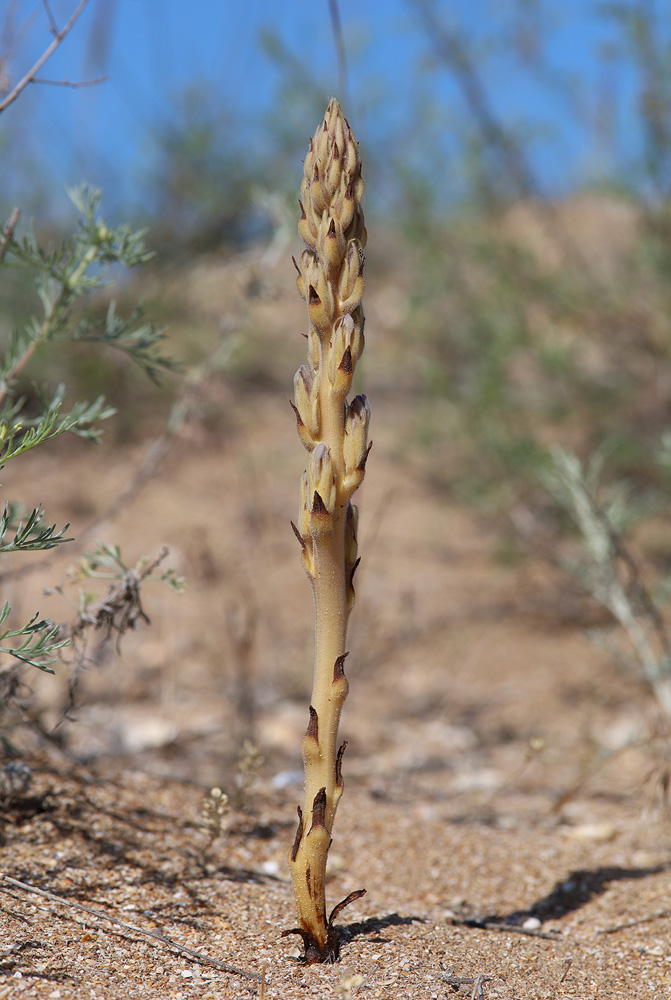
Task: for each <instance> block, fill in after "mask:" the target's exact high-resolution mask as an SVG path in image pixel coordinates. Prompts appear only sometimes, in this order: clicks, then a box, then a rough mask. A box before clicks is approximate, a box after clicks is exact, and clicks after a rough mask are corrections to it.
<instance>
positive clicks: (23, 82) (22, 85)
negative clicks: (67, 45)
mask: <svg viewBox="0 0 671 1000" xmlns="http://www.w3.org/2000/svg"><path fill="white" fill-rule="evenodd" d="M88 2H89V0H80V2H79V4H78V5H77V7H76V8H75V10H74V11H73V13H72V14H71V15H70V19H69V21H68V22H67V24H66V25H65V27H64V28H62V29H61V31H54V30H53V27H52V32H53V35H54V40H53V42H52V43H51V45H49V46H48V47H47V48H46V49H45V50H44V52H43V53H42V55H41V56H40V58H39V59H38V60H37V62H36V63H35V64H34V66H32V67H31V68H30V69H29V70H28V72H27V73H26V75H25V76H24V77H22V78H21V79H20V80H19V82H18V83H17V85H16V86H15V87H14V89H13V90H10V92H9V93H8V94H7V96H6V97H5V98H4V100H2V101H0V113H2V112H3V111H4V110H5V109H6V108H8V107H9V105H10V104H13V103H14V101H15V100H16V99H17V97H19V95H20V94H21V92H22V91H24V90H25V89H26V87H27V86H28V84H29V83H34V82H35V77H36V76H37V74H38V73H39V71H40V70H41V69H42V67H43V66H44V64H45V63H46V62H47V60H48V59H50V58H51V56H52V55H53V54H54V52H55V51H56V49H57V48H58V46H59V45H60V44H61V42H62V41H63V39H64V38H65V36H66V35H68V34H69V33H70V31H71V30H72V28H73V26H74V24H75V22H76V21H77V19H78V18H79V15H80V14H81V13H82V11H83V10H84V7H86V5H87V3H88Z"/></svg>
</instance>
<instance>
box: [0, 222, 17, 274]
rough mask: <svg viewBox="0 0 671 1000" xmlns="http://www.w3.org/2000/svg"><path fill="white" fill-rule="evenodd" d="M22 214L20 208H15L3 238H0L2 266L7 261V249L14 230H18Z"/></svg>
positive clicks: (3, 232)
mask: <svg viewBox="0 0 671 1000" xmlns="http://www.w3.org/2000/svg"><path fill="white" fill-rule="evenodd" d="M20 214H21V209H20V208H15V209H14V211H13V212H12V214H11V215H10V217H9V221H8V222H7V225H6V226H5V228H4V229H3V231H2V236H1V237H0V264H2V262H3V260H4V259H5V254H6V253H7V247H8V246H9V241H10V240H11V238H12V236H13V235H14V230H15V229H16V224H17V222H18V221H19V215H20Z"/></svg>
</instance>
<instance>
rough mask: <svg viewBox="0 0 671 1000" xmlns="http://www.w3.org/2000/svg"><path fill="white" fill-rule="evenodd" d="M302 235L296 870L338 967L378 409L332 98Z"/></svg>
mask: <svg viewBox="0 0 671 1000" xmlns="http://www.w3.org/2000/svg"><path fill="white" fill-rule="evenodd" d="M304 173H305V176H304V178H303V181H302V184H301V218H300V220H299V223H298V231H299V233H300V236H301V237H302V239H303V242H304V244H305V249H304V250H303V251H302V253H301V255H300V261H299V263H298V264H297V263H296V261H295V260H294V265H295V266H296V269H297V271H298V279H297V282H296V284H297V286H298V291H299V293H300V295H301V297H302V298H303V299H304V300H305V302H306V304H307V313H308V335H307V341H308V344H307V346H308V363H307V364H304V365H301V367H300V368H299V369H298V371H297V372H296V376H295V378H294V403H293V404H292V406H293V408H294V411H295V414H296V422H297V426H298V434H299V436H300V438H301V441H302V442H303V444H304V445H305V447H306V449H307V451H308V462H307V469H306V470H305V472H304V473H303V476H302V479H301V489H300V505H299V515H298V526H296V525H294V524H293V522H292V527H293V529H294V532H295V534H296V536H297V538H298V541H299V542H300V545H301V555H302V560H303V566H304V568H305V570H306V572H307V575H308V577H309V579H310V582H311V584H312V591H313V596H314V609H315V663H314V677H313V688H312V701H311V704H310V717H309V722H308V727H307V732H306V733H305V736H304V737H303V740H302V743H301V751H302V755H303V761H304V763H305V802H304V806H303V808H302V809H301V808H300V807H299V808H298V829H297V830H296V837H295V840H294V844H293V848H292V850H291V853H290V858H289V866H290V870H291V878H292V883H293V889H294V896H295V899H296V907H297V910H298V919H299V923H300V926H299V927H297V928H295V929H293V930H291V931H286V932H285V933H286V934H293V933H295V934H299V935H300V936H301V937H302V939H303V944H304V946H305V960H306V962H310V963H311V962H325V961H334V960H335V959H336V958H337V956H338V950H339V948H338V937H337V933H336V931H335V928H334V920H335V917H336V916H337V914H338V913H339V912H340V911H341V910H342V908H343V907H344V906H346V905H347V904H348V903H350V902H352V900H354V899H357V898H358V897H359V896H361V895H363V893H364V892H365V890H364V889H360V890H357V891H356V892H353V893H350V895H349V896H348V897H347V898H346V899H344V900H342V901H341V902H340V903H339V904H338V905H337V906H335V907H334V909H333V910H332V912H331V914H330V916H329V917H328V919H327V916H326V898H325V881H326V859H327V854H328V849H329V846H330V844H331V831H332V829H333V820H334V817H335V812H336V808H337V806H338V802H339V801H340V798H341V796H342V793H343V777H342V756H343V753H344V751H345V747H346V743H342V744H340V746H338V724H339V721H340V712H341V710H342V706H343V702H344V701H345V698H346V697H347V691H348V687H349V684H348V681H347V678H346V676H345V671H344V663H345V657H346V656H347V651H346V649H345V644H346V635H347V622H348V618H349V614H350V611H351V610H352V606H353V604H354V588H353V586H352V578H353V576H354V572H355V570H356V567H357V565H358V563H359V559H358V557H357V539H356V533H357V516H358V511H357V508H356V507H354V506H353V504H352V503H351V497H352V495H353V493H354V492H355V490H356V489H357V487H358V486H359V485H360V484H361V481H362V480H363V477H364V471H365V467H366V459H367V457H368V452H369V450H370V445H369V444H368V424H369V420H370V408H369V406H368V401H367V399H366V397H365V396H356V397H355V398H354V399H353V400H352V402H350V403H348V402H347V401H346V396H347V393H348V392H349V390H350V387H351V385H352V377H353V374H354V369H355V366H356V363H357V361H358V360H359V358H360V357H361V354H362V351H363V346H364V335H363V326H364V316H363V309H362V306H361V297H362V295H363V290H364V279H363V266H364V256H363V248H364V246H365V245H366V229H365V226H364V220H363V213H362V211H361V198H362V196H363V189H364V184H363V179H362V177H361V159H360V157H359V146H358V143H357V141H356V139H355V138H354V136H353V134H352V130H351V129H350V127H349V124H348V122H347V120H346V119H345V118H344V117H343V113H342V110H341V108H340V105H339V104H338V102H337V101H336V100H335V99H332V100H331V102H330V104H329V106H328V109H327V111H326V115H325V117H324V120H323V121H322V122H321V124H320V125H319V127H318V129H317V131H316V132H315V135H314V137H313V138H312V139H311V140H310V148H309V150H308V154H307V156H306V158H305V164H304Z"/></svg>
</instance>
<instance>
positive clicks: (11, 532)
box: [0, 187, 176, 672]
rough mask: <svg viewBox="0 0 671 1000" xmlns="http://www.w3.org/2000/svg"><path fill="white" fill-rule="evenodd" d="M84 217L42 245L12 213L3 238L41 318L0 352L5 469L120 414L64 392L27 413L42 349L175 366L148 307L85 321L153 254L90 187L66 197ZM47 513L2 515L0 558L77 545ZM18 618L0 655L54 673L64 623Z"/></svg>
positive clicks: (3, 253)
mask: <svg viewBox="0 0 671 1000" xmlns="http://www.w3.org/2000/svg"><path fill="white" fill-rule="evenodd" d="M69 194H70V197H71V199H72V201H73V203H74V205H75V207H76V208H77V210H78V212H79V219H78V223H77V228H76V231H75V233H74V235H73V236H72V237H71V238H70V239H68V240H66V241H64V242H62V243H60V244H59V245H55V244H50V245H49V246H48V247H43V246H41V245H40V244H39V242H38V240H37V238H36V236H35V233H34V232H33V231H31V232H29V233H28V235H26V236H25V237H23V238H22V239H21V240H19V239H17V238H15V236H14V228H15V223H16V216H17V214H18V213H15V215H14V217H13V220H12V222H11V223H8V225H7V227H6V228H5V230H4V233H3V234H2V239H1V241H0V272H1V271H2V270H3V269H5V268H10V267H12V268H23V269H27V270H28V271H29V272H30V274H31V277H32V279H33V281H34V284H35V287H36V290H37V293H38V296H39V301H40V305H41V312H40V314H39V315H33V316H30V317H29V318H28V319H27V320H26V321H25V322H24V323H23V325H21V326H18V327H17V328H16V329H14V330H13V331H12V332H11V335H10V337H9V342H8V344H7V345H6V346H5V348H4V351H2V352H1V353H0V468H4V467H5V466H6V465H7V463H8V462H10V461H11V460H12V459H14V458H17V457H18V456H19V455H22V454H25V453H26V452H28V451H31V450H32V449H34V448H36V447H38V446H41V445H44V444H47V443H48V442H50V441H53V440H54V439H55V438H57V437H59V436H60V435H61V434H64V433H66V432H70V433H73V434H77V435H79V436H81V437H84V438H88V439H89V440H92V441H96V440H98V438H99V436H100V426H99V425H100V422H101V421H102V420H105V419H107V418H108V417H110V416H111V415H112V414H113V413H114V410H113V408H112V407H110V406H108V405H107V404H106V403H105V400H104V398H103V397H102V396H100V397H98V398H97V399H96V400H94V401H93V402H77V403H75V404H74V405H71V406H70V407H69V408H67V407H65V405H64V403H65V396H66V389H65V386H63V385H59V386H58V387H56V388H55V389H54V388H53V387H52V388H49V387H46V386H36V387H35V391H36V395H37V400H38V403H39V412H38V415H37V416H35V415H33V414H34V401H33V407H32V410H33V412H32V413H31V414H30V415H29V414H28V413H27V411H26V400H25V398H24V397H22V396H21V394H20V387H19V383H20V378H21V376H22V375H23V374H24V371H25V369H26V367H27V365H28V363H29V362H30V360H31V359H32V358H33V356H34V355H35V353H36V352H37V351H38V349H40V348H42V347H44V346H45V345H48V344H57V343H59V342H61V343H62V342H64V341H75V342H76V341H81V342H88V343H95V344H99V345H101V346H109V347H112V348H115V349H117V350H120V351H122V352H124V353H125V354H126V355H127V356H128V357H129V358H131V359H132V360H133V361H134V362H136V363H137V364H138V365H139V366H140V367H141V368H142V369H143V370H144V371H145V373H146V374H147V375H148V377H149V378H150V379H151V380H152V381H154V382H156V381H158V376H159V374H160V372H161V371H168V370H172V369H174V368H175V367H176V366H175V362H174V361H173V359H171V358H170V357H168V356H167V355H166V354H165V353H164V352H163V339H164V333H163V331H162V330H160V329H158V328H156V327H155V326H154V325H153V324H151V323H147V322H144V321H143V319H142V306H141V304H140V305H138V307H137V308H136V309H134V310H133V312H132V314H131V315H130V316H129V317H128V318H126V319H124V318H122V317H121V316H119V315H118V314H117V311H116V305H115V303H114V302H113V301H112V302H111V303H110V305H109V307H108V309H107V314H106V316H105V318H104V320H102V321H98V320H94V319H92V318H90V317H87V316H84V317H82V316H81V314H80V307H81V304H82V300H83V299H85V298H86V297H87V296H90V295H91V293H93V292H96V291H98V290H100V289H102V288H104V287H106V286H107V285H109V284H111V283H112V279H111V271H112V269H113V268H116V267H118V266H119V265H121V266H122V267H126V268H131V267H135V266H136V265H137V264H142V263H145V262H146V261H148V260H149V259H150V258H151V257H152V256H153V254H152V253H151V252H150V251H148V250H147V249H146V248H145V246H144V243H143V235H144V231H142V230H140V231H134V230H133V229H132V228H131V227H130V226H128V225H122V226H119V227H117V228H112V227H109V226H108V225H107V224H106V223H105V221H104V219H103V218H102V216H101V215H100V211H99V208H100V199H101V195H100V192H99V191H97V190H94V189H92V188H88V187H82V188H79V189H77V190H71V191H69ZM44 518H45V511H44V510H43V508H42V506H41V505H39V506H37V507H35V508H34V509H33V510H32V511H23V510H21V509H20V508H18V507H17V506H16V505H14V504H11V503H9V502H6V503H5V506H4V510H3V513H2V515H1V516H0V552H35V551H41V550H45V549H51V548H54V547H55V546H57V545H61V544H63V543H64V542H68V541H71V539H70V538H69V537H67V531H68V528H69V525H67V524H66V525H65V526H64V527H60V528H58V527H57V526H56V525H50V524H46V525H45V524H44ZM10 613H11V607H10V605H9V604H8V603H7V602H5V604H4V606H3V607H2V609H1V610H0V653H5V654H8V655H9V656H11V657H13V658H15V659H18V660H20V661H23V662H24V663H29V664H32V665H33V666H35V667H39V668H40V669H41V670H46V671H49V672H52V671H51V669H50V664H51V663H53V662H54V660H55V658H56V656H57V654H58V651H59V650H60V649H62V647H63V646H64V645H67V644H68V642H69V641H70V640H69V638H67V637H66V638H64V637H63V633H62V631H61V630H60V629H59V626H57V625H56V624H54V622H52V621H51V620H50V619H49V618H42V617H41V616H40V614H39V613H36V614H35V615H33V616H32V618H31V619H30V620H29V621H28V622H26V623H25V624H23V625H19V626H15V627H5V626H6V625H7V622H8V618H9V616H10Z"/></svg>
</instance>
